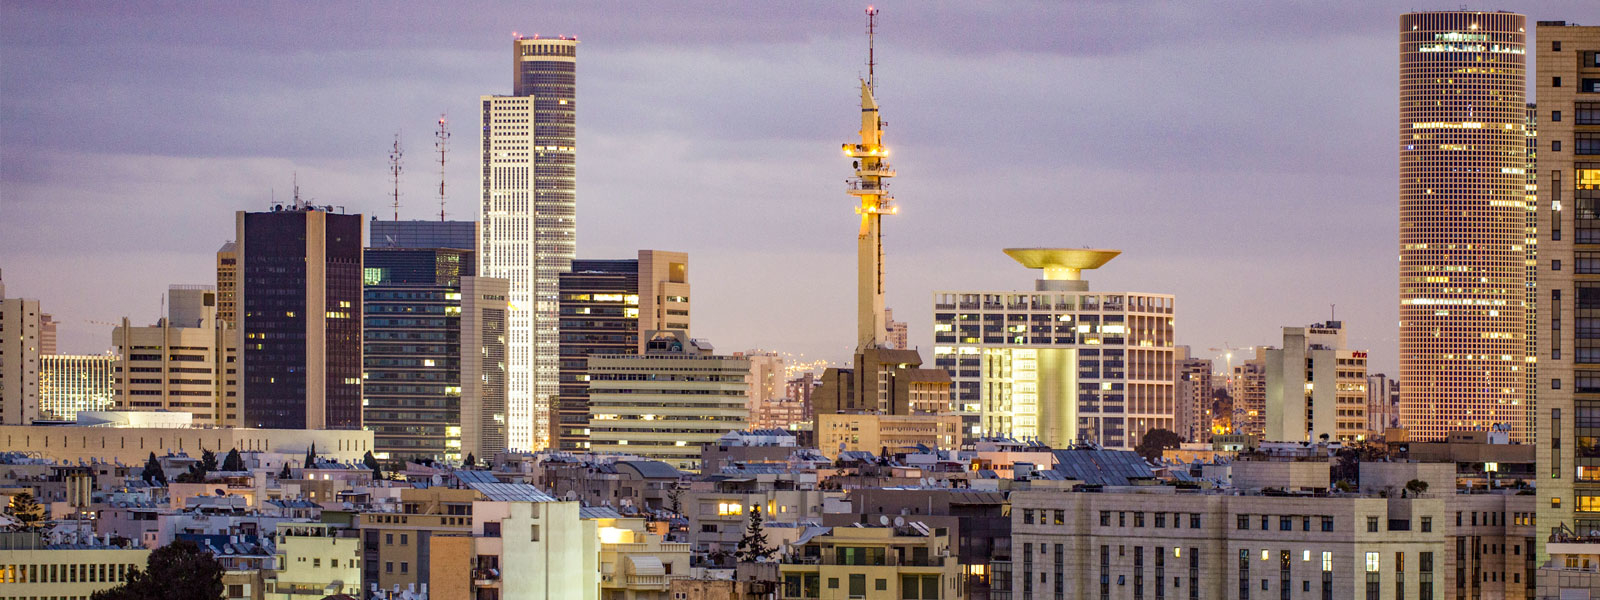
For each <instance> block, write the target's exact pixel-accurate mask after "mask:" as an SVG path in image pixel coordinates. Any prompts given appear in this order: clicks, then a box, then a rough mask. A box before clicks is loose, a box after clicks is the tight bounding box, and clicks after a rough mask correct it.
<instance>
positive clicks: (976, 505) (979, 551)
mask: <svg viewBox="0 0 1600 600" xmlns="http://www.w3.org/2000/svg"><path fill="white" fill-rule="evenodd" d="M1039 466H1041V467H1042V466H1046V465H1039ZM850 509H851V512H849V513H828V514H825V515H824V516H823V522H822V524H823V525H826V526H830V527H851V526H854V525H855V524H856V523H865V524H868V525H871V524H875V523H882V522H883V519H882V518H883V517H887V518H888V519H889V520H890V522H893V519H895V518H900V517H905V516H906V515H915V517H910V518H914V519H916V520H917V521H918V522H920V523H922V524H923V525H926V526H928V527H929V528H932V529H934V530H936V531H937V530H940V529H942V530H945V531H946V532H948V533H949V537H950V543H951V545H952V546H953V548H952V556H953V557H955V559H956V560H957V562H958V563H959V564H960V572H961V575H962V577H961V581H962V582H963V583H964V584H965V586H966V591H967V597H969V598H972V599H973V600H991V599H993V600H1000V599H1003V598H1006V597H1007V595H1006V592H1007V591H1008V590H1010V589H1011V573H1010V572H1009V571H1006V570H1005V569H1007V568H1009V566H1010V565H1011V558H1012V547H1011V515H1010V509H1011V503H1010V502H1009V501H1008V500H1007V499H1006V494H1004V493H1002V492H991V491H978V490H972V489H960V488H956V489H950V488H937V487H894V488H858V489H854V490H851V491H850ZM1001 575H1003V577H1002V576H1001Z"/></svg>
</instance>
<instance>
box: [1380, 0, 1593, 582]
mask: <svg viewBox="0 0 1600 600" xmlns="http://www.w3.org/2000/svg"><path fill="white" fill-rule="evenodd" d="M1535 38H1536V39H1537V40H1538V49H1537V52H1538V55H1537V59H1536V60H1535V63H1536V64H1537V65H1538V73H1537V75H1536V76H1535V77H1534V81H1535V85H1536V86H1537V87H1536V89H1537V92H1538V98H1539V105H1538V111H1539V146H1540V148H1539V179H1540V180H1539V184H1538V194H1539V201H1538V205H1539V206H1540V207H1547V210H1543V211H1542V214H1541V217H1540V218H1541V220H1544V224H1543V225H1541V226H1540V227H1539V276H1538V277H1539V296H1540V299H1539V302H1540V304H1541V305H1543V306H1545V307H1547V312H1546V314H1542V315H1540V317H1541V318H1540V330H1539V333H1538V338H1539V340H1538V341H1539V354H1538V363H1539V381H1540V389H1539V405H1538V419H1537V423H1538V430H1537V431H1536V432H1534V433H1535V435H1534V436H1533V437H1535V438H1536V439H1537V440H1538V452H1537V456H1536V458H1537V462H1538V468H1539V471H1540V472H1539V483H1538V487H1539V525H1540V527H1539V532H1540V536H1539V540H1540V544H1541V549H1540V553H1539V560H1540V562H1541V563H1543V562H1544V561H1546V560H1552V561H1553V565H1552V567H1553V568H1556V569H1562V568H1566V565H1567V560H1566V558H1565V556H1568V555H1572V556H1575V555H1577V554H1576V553H1585V554H1600V538H1597V537H1594V535H1595V534H1594V532H1595V531H1597V530H1600V457H1597V455H1596V453H1595V447H1596V445H1597V443H1600V429H1597V428H1595V427H1594V426H1595V425H1596V423H1595V416H1596V415H1600V366H1597V364H1596V363H1600V341H1597V340H1595V339H1591V338H1592V337H1593V336H1592V335H1590V332H1592V331H1594V330H1596V329H1597V328H1600V318H1597V316H1600V313H1597V312H1596V309H1600V302H1597V301H1596V300H1595V298H1600V295H1597V294H1596V293H1597V292H1600V266H1597V265H1600V260H1597V258H1600V211H1597V210H1596V205H1597V204H1600V93H1595V92H1600V88H1596V87H1595V86H1596V85H1600V83H1597V82H1600V63H1597V62H1596V58H1595V57H1596V56H1597V53H1600V27H1593V26H1591V27H1579V26H1576V25H1568V24H1566V23H1564V22H1561V21H1541V22H1539V25H1538V31H1537V32H1536V34H1535ZM1405 391H1406V390H1405V389H1404V388H1402V389H1401V392H1402V393H1404V392H1405ZM1552 535H1559V536H1560V538H1559V541H1560V545H1559V546H1558V545H1557V544H1556V543H1555V541H1554V540H1552V542H1551V544H1550V547H1545V546H1544V543H1545V541H1546V539H1547V537H1549V536H1552ZM1557 549H1559V550H1560V553H1559V554H1558V552H1557V551H1556V550H1557ZM1579 564H1581V563H1579ZM1541 587H1543V584H1542V583H1541Z"/></svg>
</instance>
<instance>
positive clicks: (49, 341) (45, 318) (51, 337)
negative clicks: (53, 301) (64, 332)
mask: <svg viewBox="0 0 1600 600" xmlns="http://www.w3.org/2000/svg"><path fill="white" fill-rule="evenodd" d="M56 325H57V323H56V319H55V317H52V316H50V315H48V314H43V313H40V315H39V354H41V355H44V354H55V353H56Z"/></svg>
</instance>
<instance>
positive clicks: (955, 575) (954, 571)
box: [778, 519, 967, 600]
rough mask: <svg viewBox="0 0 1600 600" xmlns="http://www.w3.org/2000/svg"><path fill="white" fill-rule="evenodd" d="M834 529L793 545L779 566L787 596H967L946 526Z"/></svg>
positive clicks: (905, 523)
mask: <svg viewBox="0 0 1600 600" xmlns="http://www.w3.org/2000/svg"><path fill="white" fill-rule="evenodd" d="M901 521H902V523H903V524H900V525H893V524H891V525H876V526H865V527H862V526H856V527H834V528H832V529H831V530H828V531H827V533H823V534H821V535H817V536H814V537H810V538H809V539H806V540H803V541H802V542H801V543H799V544H796V545H794V546H791V547H790V548H789V552H788V554H787V555H786V556H785V557H784V558H783V559H782V561H781V562H780V564H779V565H778V569H779V574H780V578H781V580H782V582H783V590H782V597H784V598H819V599H824V600H827V599H835V598H837V599H840V600H843V599H847V598H935V599H955V598H966V597H967V596H966V582H965V580H964V576H963V574H962V573H961V570H960V566H959V564H958V563H957V561H956V558H955V556H953V553H952V552H951V548H950V536H949V534H948V533H947V532H946V530H945V529H943V528H930V527H928V526H927V525H924V524H922V523H920V522H917V521H915V520H905V519H902V520H901Z"/></svg>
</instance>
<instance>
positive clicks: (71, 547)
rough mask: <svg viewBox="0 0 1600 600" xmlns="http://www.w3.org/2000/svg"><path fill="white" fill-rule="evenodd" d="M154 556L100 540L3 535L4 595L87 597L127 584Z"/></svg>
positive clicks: (0, 570) (0, 592)
mask: <svg viewBox="0 0 1600 600" xmlns="http://www.w3.org/2000/svg"><path fill="white" fill-rule="evenodd" d="M149 558H150V551H149V550H147V549H145V548H144V547H142V546H138V545H129V546H127V547H117V546H111V545H107V544H105V543H102V542H101V541H99V540H95V539H92V538H89V539H72V540H56V541H51V540H47V539H46V538H44V537H41V536H40V535H39V534H37V533H31V532H23V531H14V532H11V531H8V532H0V596H3V597H7V598H29V599H32V598H88V597H89V596H91V595H93V594H94V593H95V592H99V591H101V590H107V589H111V588H113V587H116V586H118V585H122V583H123V582H125V581H127V579H128V574H129V572H130V571H132V570H133V569H135V568H137V569H140V570H143V569H144V568H145V564H146V562H147V561H148V560H149Z"/></svg>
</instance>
